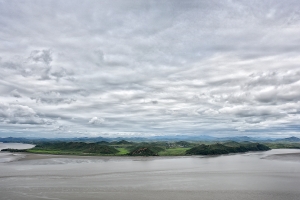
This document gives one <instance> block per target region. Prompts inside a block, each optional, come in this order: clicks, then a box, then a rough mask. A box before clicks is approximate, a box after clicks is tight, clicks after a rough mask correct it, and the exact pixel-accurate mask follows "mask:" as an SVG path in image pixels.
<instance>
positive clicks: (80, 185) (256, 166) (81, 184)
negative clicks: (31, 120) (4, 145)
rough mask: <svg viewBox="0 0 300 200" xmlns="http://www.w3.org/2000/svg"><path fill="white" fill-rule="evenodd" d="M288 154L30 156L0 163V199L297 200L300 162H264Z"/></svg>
mask: <svg viewBox="0 0 300 200" xmlns="http://www.w3.org/2000/svg"><path fill="white" fill-rule="evenodd" d="M290 153H300V151H299V150H271V151H268V152H255V153H245V154H235V155H226V156H216V157H200V156H193V157H134V158H132V157H81V156H51V155H48V156H46V155H34V154H30V155H27V156H26V158H24V159H21V160H19V161H14V162H9V163H0V193H1V199H30V200H31V199H108V200H110V199H114V200H115V199H130V200H135V199H153V200H154V199H172V200H177V199H243V200H250V199H265V200H269V199H270V200H271V199H272V200H274V199H275V200H277V199H278V200H282V199H287V200H289V199H298V198H299V196H300V191H299V185H300V162H294V161H289V160H288V161H283V160H281V159H276V158H272V159H269V157H271V156H273V155H277V154H283V155H289V154H290ZM25 155H26V154H25ZM25 155H24V154H22V156H25ZM298 155H299V154H298ZM294 156H296V154H294ZM262 158H263V159H262Z"/></svg>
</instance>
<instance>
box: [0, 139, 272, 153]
mask: <svg viewBox="0 0 300 200" xmlns="http://www.w3.org/2000/svg"><path fill="white" fill-rule="evenodd" d="M268 150H270V148H269V147H268V146H266V145H264V144H261V143H257V142H235V141H227V142H223V143H218V142H217V143H201V142H200V143H199V142H198V143H197V142H186V141H179V142H161V141H160V142H128V141H126V140H121V141H113V142H107V141H100V142H94V143H86V142H57V141H56V142H40V143H38V144H36V146H35V147H33V148H31V149H22V150H18V149H2V150H1V151H9V152H27V153H38V154H56V155H82V156H84V155H89V156H188V155H222V154H229V153H244V152H249V151H268Z"/></svg>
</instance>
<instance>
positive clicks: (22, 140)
mask: <svg viewBox="0 0 300 200" xmlns="http://www.w3.org/2000/svg"><path fill="white" fill-rule="evenodd" d="M122 140H126V141H133V142H147V141H170V142H176V141H212V142H213V141H236V142H242V141H255V142H258V141H260V142H300V138H298V137H288V138H280V139H274V138H259V137H257V138H256V137H248V136H237V137H222V138H219V137H212V136H207V135H199V136H187V135H176V136H152V137H130V138H128V137H117V138H104V137H80V138H21V137H16V138H15V137H6V138H0V142H4V143H12V142H14V143H38V142H51V141H63V142H100V141H105V142H112V141H122Z"/></svg>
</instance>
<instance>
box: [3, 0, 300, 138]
mask: <svg viewBox="0 0 300 200" xmlns="http://www.w3.org/2000/svg"><path fill="white" fill-rule="evenodd" d="M0 44H1V45H0V137H8V136H11V137H19V136H21V137H97V136H103V137H133V136H134V137H143V136H163V135H166V136H174V135H210V136H217V137H223V136H224V137H225V136H245V135H247V136H252V137H286V136H300V124H299V120H300V3H299V1H298V0H289V1H282V0H264V1H261V0H253V1H252V0H251V1H248V0H238V1H234V0H224V1H223V0H222V1H219V0H209V1H204V0H187V1H182V0H173V1H168V0H163V1H161V0H156V1H152V0H147V1H146V0H125V1H124V0H114V1H109V0H107V1H106V0H85V1H76V0H54V1H52V0H45V1H38V0H36V1H35V0H26V1H22V0H0Z"/></svg>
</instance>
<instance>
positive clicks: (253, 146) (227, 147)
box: [186, 142, 270, 155]
mask: <svg viewBox="0 0 300 200" xmlns="http://www.w3.org/2000/svg"><path fill="white" fill-rule="evenodd" d="M267 150H270V148H269V147H267V146H266V145H263V144H259V143H244V144H243V143H237V142H227V143H224V144H220V143H216V144H211V145H205V144H201V145H199V146H196V147H193V148H191V149H189V150H187V151H186V154H187V155H219V154H229V153H240V152H247V151H267Z"/></svg>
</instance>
